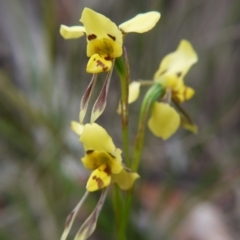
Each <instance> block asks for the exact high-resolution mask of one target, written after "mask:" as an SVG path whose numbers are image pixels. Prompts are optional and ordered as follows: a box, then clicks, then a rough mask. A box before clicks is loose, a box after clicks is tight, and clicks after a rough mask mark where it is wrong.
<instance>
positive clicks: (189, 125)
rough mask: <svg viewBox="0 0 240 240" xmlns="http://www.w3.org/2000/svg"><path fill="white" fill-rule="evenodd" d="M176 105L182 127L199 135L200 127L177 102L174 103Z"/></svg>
mask: <svg viewBox="0 0 240 240" xmlns="http://www.w3.org/2000/svg"><path fill="white" fill-rule="evenodd" d="M173 102H174V104H175V107H176V108H177V111H178V113H179V114H180V117H181V126H182V127H183V128H185V129H186V130H188V131H190V132H192V133H194V134H197V132H198V127H197V125H196V124H195V123H194V121H193V120H192V118H191V117H190V115H189V114H188V113H187V111H186V110H185V109H184V108H183V107H182V106H181V105H180V104H179V103H178V102H176V101H173Z"/></svg>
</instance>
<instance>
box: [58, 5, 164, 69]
mask: <svg viewBox="0 0 240 240" xmlns="http://www.w3.org/2000/svg"><path fill="white" fill-rule="evenodd" d="M159 18H160V13H159V12H156V11H151V12H147V13H143V14H138V15H137V16H135V17H134V18H132V19H130V20H128V21H126V22H124V23H122V24H120V25H119V26H117V25H116V24H115V23H114V22H112V21H111V20H110V19H109V18H107V17H105V16H104V15H102V14H100V13H97V12H95V11H93V10H91V9H89V8H84V10H83V12H82V16H81V18H80V21H81V22H82V23H83V25H84V26H73V27H68V26H65V25H61V28H60V33H61V35H62V36H63V37H64V38H65V39H75V38H79V37H82V36H83V35H85V34H86V38H87V56H88V57H90V59H89V62H88V64H87V69H86V70H87V72H89V73H100V72H106V71H110V69H111V68H112V64H113V59H115V58H117V57H120V56H121V55H122V45H123V37H124V36H125V34H126V33H129V32H136V33H144V32H147V31H149V30H151V29H152V28H153V27H154V26H155V24H156V23H157V22H158V20H159Z"/></svg>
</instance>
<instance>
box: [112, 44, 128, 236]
mask: <svg viewBox="0 0 240 240" xmlns="http://www.w3.org/2000/svg"><path fill="white" fill-rule="evenodd" d="M123 50H124V59H123V58H122V57H120V58H117V59H116V61H115V66H116V69H117V72H118V75H119V77H120V84H121V102H120V103H121V116H122V141H123V151H124V155H125V161H126V165H127V166H130V164H131V163H130V156H129V138H128V132H129V129H128V116H129V114H128V86H129V77H130V73H129V65H128V59H127V52H126V49H125V48H124V49H123ZM114 191H115V194H114V205H115V206H114V210H115V215H116V219H117V222H116V223H117V230H118V239H119V240H126V224H125V222H124V216H123V213H124V208H123V199H122V198H121V195H120V194H119V189H118V186H115V189H114Z"/></svg>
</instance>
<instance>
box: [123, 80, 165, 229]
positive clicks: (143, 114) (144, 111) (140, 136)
mask: <svg viewBox="0 0 240 240" xmlns="http://www.w3.org/2000/svg"><path fill="white" fill-rule="evenodd" d="M163 94H164V89H163V87H162V86H161V85H160V84H154V85H153V86H152V87H151V88H150V89H149V90H148V92H147V93H146V95H145V97H144V100H143V103H142V106H141V111H140V118H139V124H138V133H137V137H136V140H135V145H134V151H133V160H132V166H131V168H132V170H133V171H136V172H137V170H138V166H139V162H140V159H141V155H142V149H143V143H144V133H145V126H146V120H147V116H148V113H149V112H150V110H151V107H152V104H153V103H154V102H155V101H156V100H157V98H159V97H161V96H162V95H163ZM133 190H134V189H133V188H132V189H130V190H129V191H128V192H127V196H126V199H125V206H124V209H123V215H122V217H123V220H122V224H123V225H122V226H121V228H123V229H125V228H126V226H127V222H128V219H129V213H130V208H131V205H132V200H133Z"/></svg>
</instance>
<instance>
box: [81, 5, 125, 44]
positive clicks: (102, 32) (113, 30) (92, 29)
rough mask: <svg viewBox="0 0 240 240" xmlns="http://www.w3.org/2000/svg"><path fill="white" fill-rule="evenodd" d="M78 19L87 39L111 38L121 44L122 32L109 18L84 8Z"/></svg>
mask: <svg viewBox="0 0 240 240" xmlns="http://www.w3.org/2000/svg"><path fill="white" fill-rule="evenodd" d="M80 21H81V22H82V23H83V25H84V27H85V29H86V34H87V39H88V41H92V40H94V39H100V38H108V39H111V40H113V41H115V42H117V43H118V44H120V45H121V46H122V41H123V40H122V33H121V31H120V30H119V29H118V27H117V25H116V24H115V23H113V22H112V21H111V20H110V19H109V18H107V17H105V16H104V15H102V14H100V13H97V12H95V11H93V10H91V9H89V8H84V10H83V12H82V16H81V19H80Z"/></svg>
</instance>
